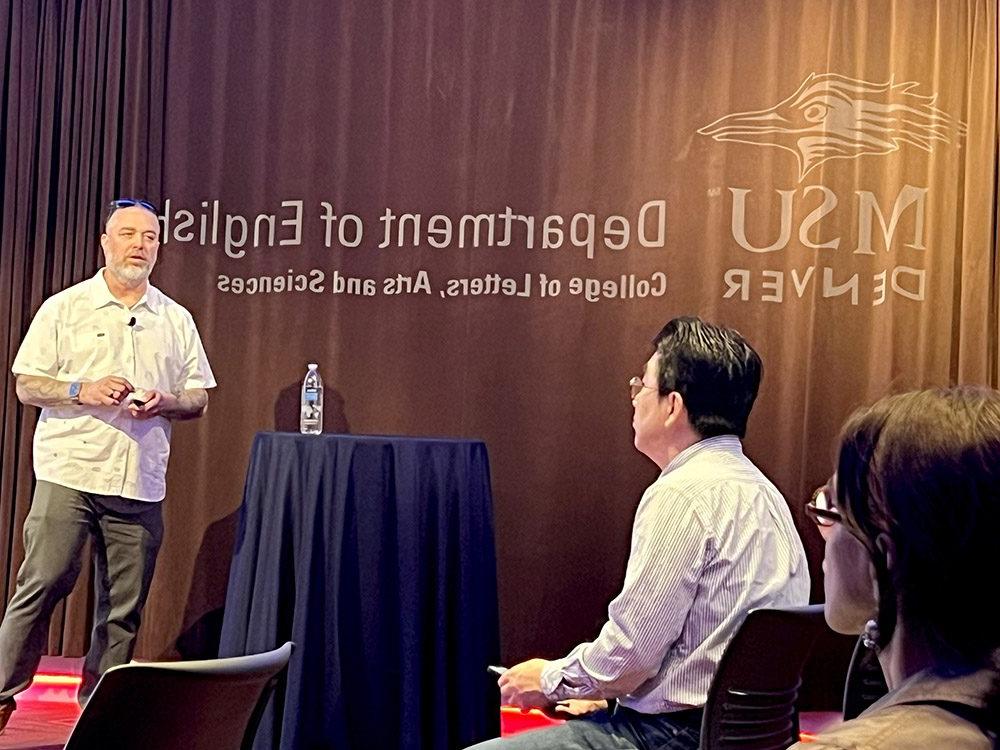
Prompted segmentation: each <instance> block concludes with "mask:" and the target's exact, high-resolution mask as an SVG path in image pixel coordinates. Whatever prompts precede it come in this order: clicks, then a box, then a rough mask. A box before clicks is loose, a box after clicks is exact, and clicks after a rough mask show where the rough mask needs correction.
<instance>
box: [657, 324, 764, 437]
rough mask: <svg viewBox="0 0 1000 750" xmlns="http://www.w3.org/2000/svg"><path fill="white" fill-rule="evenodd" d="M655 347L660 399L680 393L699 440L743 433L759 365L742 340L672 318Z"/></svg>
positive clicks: (726, 332) (757, 386)
mask: <svg viewBox="0 0 1000 750" xmlns="http://www.w3.org/2000/svg"><path fill="white" fill-rule="evenodd" d="M653 348H654V350H655V352H656V354H657V355H659V358H660V363H659V364H660V374H659V392H660V396H661V397H663V396H666V395H667V394H668V393H670V392H671V391H677V392H678V393H679V394H681V398H683V399H684V406H685V408H686V409H687V413H688V419H689V420H690V422H691V427H693V428H694V430H695V432H697V433H698V435H699V436H701V437H702V438H710V437H715V436H717V435H736V436H737V437H740V438H742V437H743V436H744V435H746V431H747V419H749V417H750V410H751V409H752V408H753V402H754V401H755V400H756V398H757V391H758V390H759V389H760V379H761V375H762V372H763V365H762V364H761V361H760V356H759V355H758V354H757V352H755V351H754V349H753V347H752V346H750V344H749V343H748V342H747V340H746V339H745V338H743V337H742V336H741V335H740V334H739V333H738V332H737V331H734V330H732V329H731V328H723V327H722V326H716V325H712V324H711V323H706V322H705V321H704V320H701V319H700V318H693V317H685V318H674V319H673V320H671V321H670V322H669V323H667V324H666V325H665V326H664V327H663V329H662V330H661V331H660V332H659V333H658V334H657V335H656V338H654V339H653Z"/></svg>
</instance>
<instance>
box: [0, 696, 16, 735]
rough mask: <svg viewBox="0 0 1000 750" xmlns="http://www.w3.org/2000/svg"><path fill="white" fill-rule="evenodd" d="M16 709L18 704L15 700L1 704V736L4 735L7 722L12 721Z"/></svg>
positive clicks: (9, 699) (10, 699) (8, 700)
mask: <svg viewBox="0 0 1000 750" xmlns="http://www.w3.org/2000/svg"><path fill="white" fill-rule="evenodd" d="M15 708H17V704H16V703H15V702H14V699H13V698H8V699H7V700H5V701H3V702H0V734H3V730H4V728H5V727H6V726H7V722H8V721H10V715H11V714H12V713H14V709H15Z"/></svg>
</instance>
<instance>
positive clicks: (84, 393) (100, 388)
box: [77, 375, 135, 406]
mask: <svg viewBox="0 0 1000 750" xmlns="http://www.w3.org/2000/svg"><path fill="white" fill-rule="evenodd" d="M134 390H135V388H134V387H133V386H132V384H131V383H130V382H128V381H127V380H126V379H125V378H123V377H121V376H120V375H108V376H107V377H103V378H101V379H100V380H95V381H94V382H93V383H83V384H82V385H81V387H80V395H79V396H78V397H77V400H78V401H79V402H80V403H81V404H86V405H87V406H118V405H119V404H121V402H122V401H123V400H124V398H125V397H126V396H127V395H128V394H130V393H131V392H132V391H134Z"/></svg>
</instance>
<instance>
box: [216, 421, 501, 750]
mask: <svg viewBox="0 0 1000 750" xmlns="http://www.w3.org/2000/svg"><path fill="white" fill-rule="evenodd" d="M286 640H291V641H294V642H295V652H294V654H293V655H292V660H291V662H290V664H289V670H288V676H287V683H286V684H285V686H284V687H281V688H279V691H278V693H277V694H276V695H275V698H274V699H273V700H272V701H271V704H270V705H269V707H268V709H267V710H266V712H265V714H264V717H263V720H262V721H261V725H260V729H259V731H258V734H257V738H256V742H255V744H254V747H255V748H273V747H281V748H337V749H338V750H393V749H394V748H407V749H409V748H414V749H417V748H420V749H425V748H426V749H430V748H441V749H442V750H444V749H449V750H450V749H451V748H456V747H462V746H464V745H466V744H470V743H473V742H476V741H478V740H481V739H486V738H488V737H491V736H496V734H497V731H498V721H499V719H498V699H499V693H498V690H497V688H496V683H495V680H496V678H495V677H492V678H491V677H490V676H489V675H488V674H487V673H486V666H487V665H488V664H495V663H496V662H497V658H498V654H499V624H498V614H497V587H496V557H495V551H494V542H493V515H492V499H491V495H490V476H489V460H488V457H487V453H486V446H485V445H484V444H483V443H482V442H480V441H475V440H446V439H437V438H411V437H371V436H357V435H298V434H292V433H273V432H272V433H258V434H257V436H256V437H255V439H254V443H253V449H252V452H251V457H250V467H249V469H248V471H247V478H246V487H245V489H244V496H243V506H242V509H241V511H240V522H239V531H238V533H237V538H236V546H235V552H234V556H233V561H232V567H231V569H230V573H229V587H228V590H227V593H226V607H225V615H224V620H223V626H222V639H221V643H220V649H219V655H220V656H236V655H240V654H248V653H255V652H260V651H265V650H268V649H271V648H274V647H275V646H277V645H279V644H281V643H283V642H284V641H286Z"/></svg>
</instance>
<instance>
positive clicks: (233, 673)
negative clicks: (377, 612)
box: [65, 642, 293, 750]
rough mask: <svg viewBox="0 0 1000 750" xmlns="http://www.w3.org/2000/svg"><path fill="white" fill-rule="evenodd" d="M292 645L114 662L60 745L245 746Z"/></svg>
mask: <svg viewBox="0 0 1000 750" xmlns="http://www.w3.org/2000/svg"><path fill="white" fill-rule="evenodd" d="M292 648H293V644H292V643H290V642H289V643H286V644H285V645H284V646H281V647H280V648H277V649H274V650H273V651H268V652H266V653H263V654H251V655H249V656H234V657H230V658H226V659H206V660H203V661H186V662H164V663H155V664H136V663H132V664H124V665H122V666H119V667H112V668H111V669H109V670H108V671H107V672H105V673H104V675H103V676H102V677H101V680H100V682H98V683H97V687H96V688H95V689H94V693H93V695H91V697H90V700H89V701H88V703H87V705H86V707H85V708H84V709H83V713H81V714H80V718H79V719H78V720H77V722H76V725H75V726H74V727H73V732H72V734H71V735H70V737H69V740H68V741H67V742H66V748H65V750H97V749H98V748H100V749H101V750H107V749H108V748H132V747H134V748H142V749H143V750H175V749H176V748H184V750H240V749H241V748H249V747H250V746H251V744H252V742H253V738H254V735H255V734H256V730H257V725H258V723H259V722H260V718H261V715H262V713H263V710H264V705H265V704H266V702H267V700H268V698H269V697H270V695H271V692H272V691H273V690H274V687H275V685H276V683H277V681H278V678H279V677H280V675H281V674H282V673H283V671H284V670H285V668H286V667H287V666H288V659H289V658H290V657H291V654H292Z"/></svg>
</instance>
